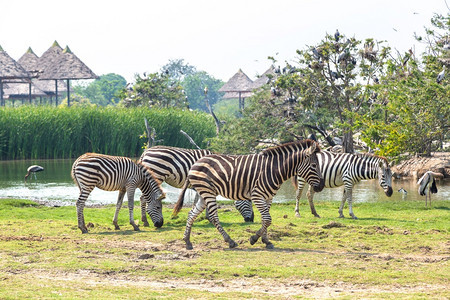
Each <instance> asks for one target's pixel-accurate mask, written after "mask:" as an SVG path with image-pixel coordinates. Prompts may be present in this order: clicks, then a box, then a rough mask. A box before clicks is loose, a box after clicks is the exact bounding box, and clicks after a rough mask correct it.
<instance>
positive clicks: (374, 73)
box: [213, 34, 389, 152]
mask: <svg viewBox="0 0 450 300" xmlns="http://www.w3.org/2000/svg"><path fill="white" fill-rule="evenodd" d="M362 44H363V43H362V41H358V40H356V39H354V38H350V39H349V38H346V37H345V36H344V35H342V34H341V35H340V36H339V38H335V37H334V36H330V35H326V36H325V38H324V39H323V40H322V41H321V42H320V43H319V44H318V45H316V46H314V47H308V48H307V49H305V50H298V51H297V54H298V61H297V63H296V64H295V65H291V64H289V63H286V66H285V67H284V68H282V69H281V67H280V66H277V67H274V68H273V69H274V75H273V76H271V77H270V78H269V79H270V81H269V86H265V87H264V88H263V89H262V90H261V91H260V92H259V93H257V94H256V95H254V96H253V97H251V98H249V99H248V105H247V107H246V109H245V110H244V112H243V118H244V120H239V121H237V122H233V123H231V124H227V125H226V126H225V129H224V131H223V133H222V134H221V135H220V137H218V138H217V140H216V141H214V142H213V146H214V147H217V149H219V148H220V149H224V148H225V149H226V148H227V147H228V148H230V149H229V150H230V151H235V148H236V147H244V148H242V149H241V151H242V152H248V151H252V147H253V146H254V145H255V144H257V143H258V142H261V141H263V142H267V141H268V142H275V143H282V142H286V141H290V140H292V139H300V138H305V137H306V136H307V135H308V133H311V132H316V131H319V132H320V133H322V134H323V135H324V137H325V138H327V140H328V141H329V142H330V143H331V142H332V140H331V137H330V135H344V139H343V144H344V148H345V150H346V152H352V151H353V127H354V124H353V120H354V119H355V116H354V115H362V114H364V113H365V112H367V111H369V109H370V105H371V104H372V103H373V102H376V101H377V100H376V99H375V97H374V96H373V95H374V91H375V90H376V86H377V85H378V83H379V79H378V78H379V77H380V76H381V74H382V72H383V71H384V63H385V61H386V58H387V55H388V53H389V48H387V47H383V46H382V44H381V42H380V43H379V42H375V41H374V40H372V39H367V40H366V41H365V43H364V45H362ZM271 59H272V60H273V61H274V64H275V63H276V61H275V59H273V58H271ZM269 88H270V92H269ZM242 127H243V128H242ZM225 135H238V136H239V141H237V140H236V141H235V142H236V143H233V142H231V141H230V138H228V137H225ZM247 139H249V140H247ZM245 147H251V148H247V149H245Z"/></svg>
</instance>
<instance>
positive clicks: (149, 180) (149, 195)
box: [138, 162, 166, 228]
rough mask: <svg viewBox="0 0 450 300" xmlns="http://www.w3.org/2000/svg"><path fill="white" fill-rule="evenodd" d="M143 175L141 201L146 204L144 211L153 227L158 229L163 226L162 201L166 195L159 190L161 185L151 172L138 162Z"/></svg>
mask: <svg viewBox="0 0 450 300" xmlns="http://www.w3.org/2000/svg"><path fill="white" fill-rule="evenodd" d="M138 165H139V166H141V169H142V170H143V174H144V180H143V183H142V186H141V191H142V198H143V199H141V201H145V203H146V211H147V213H148V215H149V216H150V219H152V222H153V225H155V227H157V228H160V227H161V226H163V224H164V217H163V214H162V200H163V199H164V198H166V194H165V193H164V192H163V190H162V189H161V183H160V182H159V180H157V179H156V178H155V176H154V175H153V172H152V171H151V170H150V169H149V168H148V167H147V166H145V165H144V164H142V163H141V162H138Z"/></svg>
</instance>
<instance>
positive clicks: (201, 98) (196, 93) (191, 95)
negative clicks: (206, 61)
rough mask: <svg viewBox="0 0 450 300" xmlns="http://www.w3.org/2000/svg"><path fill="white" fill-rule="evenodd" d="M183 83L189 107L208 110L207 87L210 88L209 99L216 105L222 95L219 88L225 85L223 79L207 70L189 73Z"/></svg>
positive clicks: (211, 103)
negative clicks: (205, 91) (205, 93)
mask: <svg viewBox="0 0 450 300" xmlns="http://www.w3.org/2000/svg"><path fill="white" fill-rule="evenodd" d="M181 84H182V86H183V88H184V91H185V93H186V97H187V100H188V102H189V107H190V108H192V109H200V110H203V111H208V110H207V107H206V104H205V95H204V89H205V87H207V88H208V100H209V103H210V105H214V104H215V103H217V101H219V99H220V98H221V97H222V95H221V93H220V92H219V89H220V88H221V87H222V85H223V82H222V80H220V79H215V78H214V77H212V76H211V75H209V74H208V73H206V72H205V71H199V72H195V73H193V74H190V75H187V76H186V77H185V78H184V80H183V82H182V83H181Z"/></svg>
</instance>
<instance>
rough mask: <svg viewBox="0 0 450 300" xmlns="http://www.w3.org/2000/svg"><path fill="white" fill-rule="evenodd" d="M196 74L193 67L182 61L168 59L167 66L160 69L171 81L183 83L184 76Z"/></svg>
mask: <svg viewBox="0 0 450 300" xmlns="http://www.w3.org/2000/svg"><path fill="white" fill-rule="evenodd" d="M195 72H197V70H196V68H195V67H194V66H191V65H189V64H188V63H185V62H184V59H174V60H172V59H170V60H169V62H168V63H167V64H165V65H164V66H163V67H162V68H161V73H162V74H167V75H168V76H169V77H170V78H171V79H173V80H176V81H183V79H184V78H185V77H186V76H189V75H192V74H194V73H195Z"/></svg>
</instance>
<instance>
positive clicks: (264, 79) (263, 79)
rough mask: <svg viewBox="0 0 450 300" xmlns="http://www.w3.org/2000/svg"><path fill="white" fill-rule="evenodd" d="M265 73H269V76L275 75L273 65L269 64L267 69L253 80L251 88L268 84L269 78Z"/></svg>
mask: <svg viewBox="0 0 450 300" xmlns="http://www.w3.org/2000/svg"><path fill="white" fill-rule="evenodd" d="M267 75H269V76H274V75H275V70H274V68H273V66H271V67H270V68H269V69H267V71H265V72H264V73H263V74H262V75H261V76H259V78H258V79H256V80H255V81H253V89H259V88H260V87H262V86H264V85H266V84H268V83H269V81H270V78H269V76H267Z"/></svg>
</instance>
